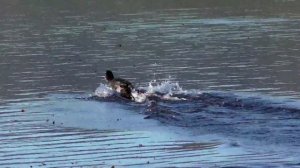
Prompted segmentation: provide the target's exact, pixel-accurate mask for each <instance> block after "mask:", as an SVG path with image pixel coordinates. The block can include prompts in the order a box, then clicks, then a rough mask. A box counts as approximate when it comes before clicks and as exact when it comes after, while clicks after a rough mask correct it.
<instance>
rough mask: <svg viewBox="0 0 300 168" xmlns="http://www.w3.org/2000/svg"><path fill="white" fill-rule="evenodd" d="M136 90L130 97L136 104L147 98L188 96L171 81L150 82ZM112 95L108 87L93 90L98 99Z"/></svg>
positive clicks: (102, 85)
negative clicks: (142, 91)
mask: <svg viewBox="0 0 300 168" xmlns="http://www.w3.org/2000/svg"><path fill="white" fill-rule="evenodd" d="M137 90H144V91H145V92H144V93H140V92H138V91H137ZM137 90H133V91H132V96H133V98H134V101H135V102H138V103H142V102H145V101H146V100H147V97H149V96H160V97H161V99H165V100H185V99H183V98H178V97H176V96H174V94H188V91H184V90H183V89H182V88H181V87H180V86H179V84H178V82H171V81H163V82H161V83H159V82H156V81H151V82H149V85H148V86H146V87H139V88H137ZM116 92H117V91H116ZM157 93H159V94H157ZM197 93H198V92H197ZM113 94H114V90H112V88H110V87H109V86H108V85H105V84H102V83H101V84H100V86H99V87H98V88H97V89H96V90H95V96H98V97H109V96H111V95H113ZM161 94H162V95H161Z"/></svg>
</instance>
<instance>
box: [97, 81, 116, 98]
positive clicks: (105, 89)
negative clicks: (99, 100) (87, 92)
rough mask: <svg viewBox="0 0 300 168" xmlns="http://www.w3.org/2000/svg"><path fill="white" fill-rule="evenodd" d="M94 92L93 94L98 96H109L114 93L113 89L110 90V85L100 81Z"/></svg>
mask: <svg viewBox="0 0 300 168" xmlns="http://www.w3.org/2000/svg"><path fill="white" fill-rule="evenodd" d="M94 94H95V96H98V97H109V96H111V95H113V94H114V91H113V90H112V88H111V87H109V86H107V85H105V84H102V83H101V84H100V85H99V86H98V88H97V89H96V90H95V93H94Z"/></svg>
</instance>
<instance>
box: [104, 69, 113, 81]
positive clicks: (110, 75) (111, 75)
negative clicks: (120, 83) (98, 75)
mask: <svg viewBox="0 0 300 168" xmlns="http://www.w3.org/2000/svg"><path fill="white" fill-rule="evenodd" d="M114 78H115V77H114V74H113V73H112V71H110V70H107V71H106V73H105V79H106V80H107V81H111V80H113V79H114Z"/></svg>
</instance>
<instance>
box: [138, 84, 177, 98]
mask: <svg viewBox="0 0 300 168" xmlns="http://www.w3.org/2000/svg"><path fill="white" fill-rule="evenodd" d="M144 89H145V90H146V93H148V94H153V93H156V92H159V93H163V94H170V95H171V94H173V93H180V92H182V88H181V87H180V86H179V84H178V82H171V81H163V82H161V83H157V82H156V81H151V82H149V85H148V87H146V88H144Z"/></svg>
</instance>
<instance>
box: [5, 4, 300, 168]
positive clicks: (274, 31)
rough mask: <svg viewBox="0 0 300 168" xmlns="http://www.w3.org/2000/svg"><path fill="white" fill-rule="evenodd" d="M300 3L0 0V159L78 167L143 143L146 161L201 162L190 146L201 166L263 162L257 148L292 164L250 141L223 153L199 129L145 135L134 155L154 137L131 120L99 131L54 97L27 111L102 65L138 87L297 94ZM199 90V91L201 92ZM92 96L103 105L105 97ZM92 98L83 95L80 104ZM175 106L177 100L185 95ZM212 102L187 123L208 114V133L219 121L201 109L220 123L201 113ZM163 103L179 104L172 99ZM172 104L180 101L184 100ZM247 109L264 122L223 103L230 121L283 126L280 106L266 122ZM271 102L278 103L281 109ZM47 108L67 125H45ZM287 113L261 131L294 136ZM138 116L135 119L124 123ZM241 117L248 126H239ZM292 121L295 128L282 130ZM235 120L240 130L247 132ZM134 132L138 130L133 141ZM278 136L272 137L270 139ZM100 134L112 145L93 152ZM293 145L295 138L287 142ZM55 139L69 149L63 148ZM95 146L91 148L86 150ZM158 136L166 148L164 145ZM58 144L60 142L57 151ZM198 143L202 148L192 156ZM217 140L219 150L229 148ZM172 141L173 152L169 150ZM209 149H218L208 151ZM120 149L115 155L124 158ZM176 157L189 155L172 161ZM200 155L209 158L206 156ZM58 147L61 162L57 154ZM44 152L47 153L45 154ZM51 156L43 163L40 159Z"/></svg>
mask: <svg viewBox="0 0 300 168" xmlns="http://www.w3.org/2000/svg"><path fill="white" fill-rule="evenodd" d="M299 8H300V4H299V1H286V0H269V1H259V0H254V1H250V0H245V1H243V2H240V1H237V0H229V1H216V0H212V1H208V0H189V1H182V0H165V1H158V0H157V1H156V0H155V1H146V0H139V1H136V0H122V1H119V0H117V1H109V0H104V1H88V2H85V1H80V0H74V1H63V2H62V1H36V0H30V1H26V2H25V1H20V0H10V1H8V0H5V1H1V2H0V25H1V26H0V38H1V41H0V72H1V75H0V104H1V106H0V115H1V119H0V123H1V126H0V131H1V132H0V134H1V142H3V143H2V145H1V148H0V153H4V154H5V157H2V159H1V160H0V165H2V166H12V167H18V166H20V165H21V166H24V164H25V165H26V166H27V165H28V164H32V165H35V166H36V165H38V164H40V166H46V165H44V164H47V166H49V167H51V166H53V167H55V166H61V165H64V166H66V167H69V166H70V161H72V163H73V164H75V162H76V161H78V160H77V156H78V157H79V155H80V159H82V160H83V161H82V162H81V163H80V164H78V165H80V166H88V165H89V166H93V165H111V164H115V165H123V166H124V165H132V166H137V167H138V166H139V165H138V164H139V163H141V164H142V165H143V164H144V165H146V164H147V162H148V161H149V159H148V157H152V155H151V153H150V152H149V151H155V152H157V153H156V155H158V156H159V157H158V159H157V160H155V159H154V160H155V161H154V160H152V161H151V162H155V163H156V164H153V167H155V166H159V165H163V166H172V165H177V164H182V165H183V166H191V167H193V166H196V165H198V164H199V155H201V156H203V158H202V159H200V160H202V162H201V163H203V165H206V164H205V162H206V161H207V163H208V165H210V164H212V163H215V164H217V165H219V164H220V165H222V166H227V165H226V164H224V163H226V162H227V163H228V165H229V166H230V165H243V164H242V163H240V162H243V163H245V162H246V160H247V154H249V155H251V157H252V159H249V160H248V162H249V164H250V165H252V164H251V163H257V164H256V165H253V166H261V164H260V163H261V162H258V160H259V159H260V158H264V159H263V161H266V160H268V159H269V160H270V162H272V163H270V165H273V162H274V163H275V162H276V160H278V162H281V163H286V164H284V165H285V166H286V165H287V164H299V163H295V162H294V161H295V160H297V158H296V159H295V158H292V157H288V158H282V155H281V154H280V153H278V152H277V153H276V152H275V153H272V154H270V153H264V152H265V151H264V152H262V153H260V154H257V157H256V158H255V157H254V156H255V155H256V153H255V152H253V151H250V152H249V153H247V152H245V151H242V154H243V155H240V156H235V154H237V155H238V154H240V153H238V152H237V151H233V152H232V153H233V154H232V155H230V154H228V155H226V154H224V151H222V149H223V148H222V145H219V144H218V143H219V142H221V143H225V142H224V141H225V139H226V138H224V137H223V139H222V138H220V139H219V141H218V143H215V142H214V143H212V141H210V140H208V139H205V138H204V140H203V141H202V140H201V142H199V141H198V140H195V141H188V142H185V141H184V142H180V143H172V142H171V141H167V140H166V139H163V140H166V141H165V142H160V141H159V143H158V144H152V145H153V146H151V147H149V148H147V149H149V150H145V151H143V152H142V154H140V151H139V150H136V148H131V147H132V146H133V147H134V146H135V147H136V146H139V140H137V139H139V138H141V139H143V138H144V137H147V138H149V140H147V143H152V142H151V138H152V137H155V136H156V135H154V134H151V133H150V134H148V133H147V132H146V133H145V132H143V133H142V134H136V132H135V131H134V130H133V131H124V130H121V131H120V130H117V131H116V130H113V131H112V130H106V129H104V128H99V127H97V124H95V125H94V126H95V127H92V128H86V127H85V124H84V125H76V124H75V125H72V123H71V122H72V121H77V120H80V117H78V116H80V113H78V114H77V115H74V118H71V119H70V122H68V116H70V115H72V114H69V113H68V112H70V111H76V110H75V109H71V108H66V109H62V111H63V112H62V113H61V114H60V113H58V112H59V111H60V109H55V108H54V109H52V107H56V106H59V104H57V103H53V104H52V105H53V106H51V104H50V105H47V106H45V107H44V108H40V109H39V108H35V110H33V109H31V108H33V104H35V103H37V102H44V103H45V105H46V104H48V103H51V102H48V99H49V98H47V96H46V95H49V94H52V93H55V94H57V93H68V94H74V93H79V94H82V93H93V91H94V90H95V88H96V87H97V86H98V84H99V83H100V82H102V83H103V75H104V72H105V70H106V69H111V70H113V71H114V72H115V73H116V74H117V75H118V76H121V77H124V78H126V79H129V80H130V81H132V82H133V83H134V84H135V85H136V86H144V87H145V86H148V83H149V82H150V81H152V80H156V81H158V82H159V81H164V80H172V81H177V82H178V83H179V84H180V86H182V87H183V88H184V90H191V89H197V90H202V91H203V90H213V91H231V92H234V93H237V92H247V93H263V94H267V95H272V96H285V97H290V98H293V99H299V98H300V97H299V89H300V87H299V86H300V81H299V79H300V78H299V77H300V76H299V74H300V73H299V61H300V58H299V53H300V51H299V48H300V45H299V44H300V42H299V39H300V38H299V36H300V29H299V27H300V14H299V11H300V9H299ZM206 98H207V97H206ZM206 98H205V99H204V100H210V99H209V98H207V99H206ZM216 99H217V98H216ZM56 101H57V102H59V100H56ZM197 101H199V100H197ZM217 101H219V99H217ZM98 103H99V104H100V105H99V106H101V103H103V102H98ZM198 103H199V102H198ZM202 103H203V102H202ZM206 103H207V102H206ZM75 104H76V103H75ZM75 104H73V105H74V106H75ZM200 104H201V102H200ZM89 105H90V104H88V103H87V104H84V105H83V106H84V107H88V106H89ZM102 105H103V104H102ZM165 105H168V104H165ZM172 105H173V104H172ZM192 105H199V104H188V108H191V109H192V108H193V107H192ZM210 105H211V104H210ZM259 105H260V106H259V107H265V106H262V105H261V104H259ZM182 106H183V107H185V105H184V104H183V105H182ZM199 106H200V105H199ZM199 106H198V108H199ZM216 106H217V104H213V105H211V106H210V107H208V108H202V110H203V109H205V110H206V111H205V112H204V113H198V114H197V115H198V117H200V118H195V121H198V122H199V121H201V122H207V123H209V124H208V126H207V128H206V129H207V130H208V131H209V130H210V131H212V132H214V131H216V132H218V131H217V130H216V128H217V127H210V126H211V125H212V124H213V123H210V121H212V120H205V119H203V118H201V115H203V116H205V117H208V119H209V117H213V118H215V120H213V121H218V116H220V115H221V116H223V115H222V114H223V113H222V114H214V113H210V112H216V111H219V112H222V109H221V108H219V109H216V108H217V107H216ZM66 107H69V106H68V105H66ZM93 107H95V106H93ZM201 107H203V106H201ZM22 108H24V109H25V110H26V111H25V113H23V112H20V111H21V109H22ZM172 108H175V110H178V109H177V107H174V106H172V107H171V109H172ZM212 108H213V109H212ZM27 109H29V112H28V111H27ZM30 109H31V110H30ZM121 109H122V108H121V107H120V109H119V110H120V111H122V110H121ZM90 110H92V109H90ZM181 110H183V111H184V109H183V108H181ZM247 110H249V109H247ZM251 110H252V112H253V111H254V114H255V115H254V116H255V118H256V119H257V118H260V117H262V118H263V120H261V122H259V121H257V120H252V119H251V117H253V115H249V116H246V117H245V116H243V115H242V114H240V113H236V112H237V111H238V110H237V111H234V112H233V113H231V115H232V118H234V119H236V120H238V121H237V122H236V123H235V124H241V123H239V121H247V120H250V121H249V122H254V121H255V122H256V121H257V122H258V123H256V124H257V126H260V127H263V128H266V129H265V130H261V132H262V133H263V132H264V131H268V130H267V129H269V126H276V127H277V126H278V123H279V125H280V124H282V123H281V122H280V120H281V119H282V118H281V117H282V116H284V115H282V116H281V115H280V116H279V118H276V117H278V116H277V115H275V116H273V115H271V116H270V117H272V120H270V121H268V120H266V117H267V116H268V115H266V113H260V112H258V111H257V110H258V109H256V108H254V109H250V111H251ZM259 110H262V109H259ZM263 110H265V111H268V109H263ZM133 111H134V110H133ZM279 111H280V113H281V112H283V111H284V109H280V110H279ZM81 112H82V111H81ZM54 113H55V114H56V115H57V116H59V114H60V115H65V116H61V117H60V118H55V120H56V121H57V122H60V120H59V119H63V121H61V123H64V124H67V123H69V124H70V125H68V124H67V125H63V124H62V125H60V123H55V124H54V125H56V126H55V127H54V126H53V124H52V123H51V122H53V121H52V120H51V121H50V118H51V115H53V114H54ZM92 114H97V113H96V112H95V113H92ZM243 114H244V113H243ZM210 115H211V116H210ZM52 117H53V116H52ZM97 117H99V116H97ZM288 117H291V116H287V118H288ZM294 117H295V116H294ZM95 118H96V117H95ZM232 118H231V119H229V118H227V117H225V118H224V116H223V117H221V119H222V121H221V123H223V124H224V123H226V121H224V119H229V121H230V122H233V119H232ZM287 118H284V119H287ZM47 119H49V120H48V121H46V120H47ZM294 119H295V118H290V122H291V123H288V124H290V125H288V126H287V125H285V124H283V125H284V126H287V127H286V128H288V129H287V130H284V129H285V128H284V129H282V130H279V129H277V130H276V129H275V130H274V131H275V132H272V133H269V134H268V135H275V137H276V136H277V137H278V136H280V135H281V134H287V135H292V134H291V132H293V134H295V135H297V134H299V130H297V129H296V128H297V127H298V125H299V124H298V123H297V121H294ZM87 120H92V118H87ZM137 120H140V119H136V120H132V121H131V122H136V121H137ZM141 120H142V121H143V122H150V121H151V120H143V119H141ZM98 121H101V120H94V122H95V123H97V122H98ZM265 121H268V122H265ZM103 122H104V120H103ZM264 122H265V123H264ZM90 124H91V126H92V125H93V123H90ZM124 124H125V123H123V124H122V125H121V126H123V125H124ZM264 124H265V125H264ZM87 125H88V124H87ZM105 126H107V125H105ZM201 126H204V125H201ZM243 126H245V127H246V125H245V124H244V125H243ZM264 126H267V127H264ZM293 126H294V127H295V129H294V130H290V129H291V128H292V127H293ZM226 128H230V127H226ZM234 128H235V129H237V130H235V131H236V132H238V133H237V134H243V135H244V134H245V135H247V134H248V133H249V132H243V131H244V130H243V129H241V130H239V129H238V128H237V127H234ZM175 130H176V129H175ZM246 130H247V129H246ZM250 130H251V131H250V132H252V133H253V132H255V130H256V129H255V128H254V127H253V129H250ZM190 131H191V130H190ZM248 131H249V130H248ZM276 131H277V132H276ZM179 132H180V131H179ZM181 132H184V131H181ZM204 132H205V131H204ZM201 133H202V132H201V131H200V133H199V132H197V133H195V134H197V135H199V134H201ZM206 133H207V132H206ZM128 134H130V135H128ZM224 134H226V135H227V136H229V137H234V136H235V135H234V131H233V132H230V130H226V131H225V133H224ZM35 135H36V136H35ZM250 135H251V134H250ZM255 135H260V134H259V133H255ZM103 136H107V137H109V138H108V139H110V138H112V139H113V137H114V136H119V138H121V139H119V140H118V139H113V140H107V139H105V138H104V139H103ZM131 136H133V137H135V138H133V139H131V138H132V137H131ZM170 136H171V135H170ZM172 136H173V135H172ZM283 137H285V136H283ZM292 137H297V136H292ZM52 138H53V139H52ZM122 138H124V139H122ZM147 138H146V139H147ZM176 138H177V137H176ZM176 138H175V139H176ZM189 138H190V137H189ZM229 139H230V138H229ZM254 139H255V138H254ZM271 140H272V139H271ZM273 140H274V139H273ZM280 140H281V139H280ZM292 140H293V139H292ZM32 141H37V144H36V145H35V144H32ZM99 141H101V142H103V143H100V142H99ZM117 141H118V142H117ZM207 141H209V142H207ZM106 142H107V143H106ZM275 142H278V141H276V140H274V141H272V143H275ZM90 143H92V144H90ZM66 144H67V145H66ZM107 144H110V145H112V146H111V147H108V148H107V150H108V151H106V152H108V153H105V152H104V153H103V156H102V155H101V156H100V155H99V152H103V150H105V149H103V146H106V145H107ZM118 144H119V145H120V146H118ZM225 144H226V143H225ZM45 145H46V146H45ZM89 145H91V146H89ZM130 145H132V146H130ZM291 145H292V146H293V145H295V146H299V145H298V143H297V142H296V141H295V142H293V143H291ZM61 146H67V147H65V148H63V149H60V147H61ZM92 146H93V147H94V146H95V147H96V149H90V148H92ZM162 146H169V148H168V149H170V150H166V149H165V147H162ZM100 148H101V149H100ZM189 149H195V150H194V151H189ZM283 149H285V146H284V145H283ZM289 149H290V148H289ZM64 150H67V152H66V153H64V152H63V151H64ZM114 150H117V151H119V150H121V152H116V153H115V155H112V153H110V152H109V151H114ZM124 150H125V151H124ZM199 150H206V151H204V152H203V153H201V154H199V153H198V152H199ZM224 150H225V153H226V152H229V151H230V150H235V148H225V149H224ZM238 150H239V148H238ZM126 151H127V152H126ZM170 151H172V152H173V153H174V151H175V153H177V154H178V155H173V154H168V152H170ZM280 151H282V150H280ZM24 152H25V153H24ZM48 152H49V153H48ZM114 152H115V151H114ZM122 152H124V153H122ZM147 152H148V153H147ZM172 152H171V153H172ZM215 152H217V153H220V155H219V156H217V154H216V153H215ZM119 155H122V156H120V157H121V158H119ZM283 155H284V154H283ZM55 156H57V157H55ZM127 156H128V158H129V159H128V158H127ZM181 156H182V157H183V158H190V160H184V159H182V160H178V162H173V161H171V160H174V159H175V158H176V159H178V158H180V157H181ZM189 156H190V157H189ZM209 156H215V157H213V159H212V158H210V157H209ZM66 157H68V158H70V160H65V158H66ZM114 157H115V158H118V160H117V161H119V160H120V162H121V160H122V159H125V160H126V162H122V163H119V164H117V163H116V162H117V161H116V160H114V159H115V158H114ZM132 157H141V158H147V159H144V160H142V161H141V162H137V160H134V161H133V160H130V159H132ZM237 157H238V158H239V159H237ZM217 158H219V159H220V161H218V159H217ZM279 158H281V159H282V160H279ZM15 159H19V160H15ZM211 159H212V160H211ZM222 159H224V160H222ZM43 160H47V163H44V162H43ZM107 160H110V161H111V162H107ZM12 161H14V162H12ZM73 161H74V162H73ZM222 161H223V163H222V164H221V162H222ZM234 161H235V162H234ZM48 162H51V163H52V165H48V164H49V163H48ZM248 162H247V163H248ZM26 163H28V164H26ZM107 163H109V164H107ZM209 163H210V164H209ZM134 164H137V165H134ZM71 165H72V164H71ZM289 166H293V165H289Z"/></svg>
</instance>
